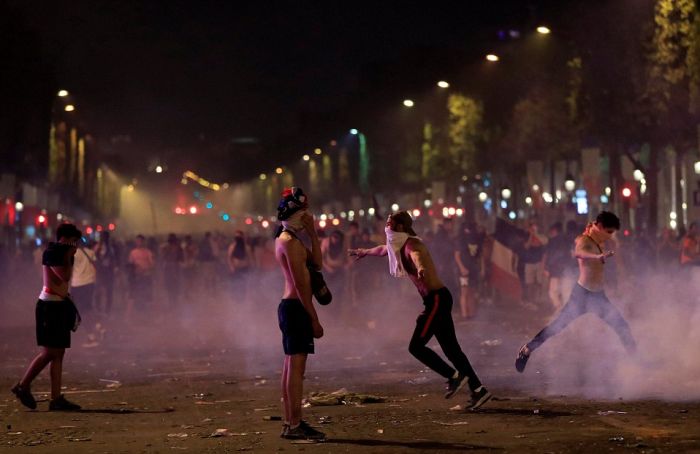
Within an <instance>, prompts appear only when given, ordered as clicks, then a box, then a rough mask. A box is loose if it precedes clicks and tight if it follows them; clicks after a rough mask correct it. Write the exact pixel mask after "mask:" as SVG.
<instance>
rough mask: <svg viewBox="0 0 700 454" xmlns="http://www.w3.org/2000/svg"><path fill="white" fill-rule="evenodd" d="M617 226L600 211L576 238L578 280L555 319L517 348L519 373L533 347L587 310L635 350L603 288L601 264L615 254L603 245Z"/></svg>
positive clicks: (628, 331) (627, 332) (613, 216)
mask: <svg viewBox="0 0 700 454" xmlns="http://www.w3.org/2000/svg"><path fill="white" fill-rule="evenodd" d="M619 229H620V220H619V219H618V218H617V216H615V215H614V214H613V213H610V212H608V211H602V212H601V213H600V214H599V215H598V217H597V218H596V220H595V222H594V223H593V224H589V226H588V227H587V228H586V230H585V231H584V232H583V234H582V235H580V236H579V237H578V238H576V246H575V252H574V255H575V256H576V258H577V259H578V268H579V279H578V282H577V283H576V286H575V287H574V290H573V291H572V292H571V296H570V297H569V301H568V302H567V303H566V305H564V307H563V308H562V310H561V312H559V315H558V316H557V318H556V319H555V320H554V321H553V322H552V323H550V324H549V325H548V326H546V327H545V328H544V329H543V330H542V331H540V332H539V333H537V335H536V336H535V337H534V338H533V339H532V340H531V341H530V342H528V343H527V344H525V345H523V346H522V347H521V348H520V351H519V352H518V357H517V358H516V360H515V368H516V369H517V371H518V372H522V371H523V370H525V365H526V364H527V360H528V359H530V355H531V354H532V352H533V351H534V350H535V349H536V348H538V347H539V346H540V345H542V344H543V343H544V342H545V341H546V340H547V339H549V338H550V337H552V336H554V335H555V334H557V333H559V332H561V331H562V330H563V329H564V328H566V327H567V326H568V325H569V323H571V322H573V321H574V320H575V319H577V318H578V317H580V316H582V315H584V314H586V313H588V312H592V313H594V314H595V315H597V316H598V317H600V318H601V319H603V321H604V322H605V323H607V324H608V325H610V327H611V328H612V329H614V330H615V332H616V333H617V335H618V336H619V337H620V340H621V341H622V343H623V345H624V346H625V348H626V349H627V351H628V352H629V353H633V352H634V351H635V349H636V343H635V341H634V338H633V337H632V332H631V331H630V327H629V325H628V324H627V322H626V321H625V319H624V318H623V317H622V314H620V311H618V310H617V309H616V308H615V306H613V305H612V303H610V300H608V297H607V296H606V295H605V291H604V290H603V284H604V280H605V277H604V274H603V267H604V265H605V261H606V259H608V258H610V257H612V256H613V254H614V252H613V251H603V245H604V243H605V242H606V241H607V240H609V239H610V238H612V235H613V234H614V233H615V231H617V230H619Z"/></svg>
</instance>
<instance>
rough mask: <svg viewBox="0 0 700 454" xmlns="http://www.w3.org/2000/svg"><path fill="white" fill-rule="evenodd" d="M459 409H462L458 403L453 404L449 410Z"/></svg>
mask: <svg viewBox="0 0 700 454" xmlns="http://www.w3.org/2000/svg"><path fill="white" fill-rule="evenodd" d="M460 410H462V406H461V405H459V404H458V405H455V406H454V407H450V411H460Z"/></svg>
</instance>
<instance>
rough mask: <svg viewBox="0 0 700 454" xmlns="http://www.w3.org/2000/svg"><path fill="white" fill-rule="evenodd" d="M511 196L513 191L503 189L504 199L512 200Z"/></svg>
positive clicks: (502, 195)
mask: <svg viewBox="0 0 700 454" xmlns="http://www.w3.org/2000/svg"><path fill="white" fill-rule="evenodd" d="M511 194H512V193H511V190H510V189H508V188H503V189H502V190H501V197H503V198H504V199H505V200H508V199H510V196H511Z"/></svg>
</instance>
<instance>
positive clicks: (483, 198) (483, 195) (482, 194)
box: [479, 191, 489, 203]
mask: <svg viewBox="0 0 700 454" xmlns="http://www.w3.org/2000/svg"><path fill="white" fill-rule="evenodd" d="M488 198H489V195H488V194H487V193H485V192H483V191H482V192H480V193H479V202H481V203H484V202H486V199H488Z"/></svg>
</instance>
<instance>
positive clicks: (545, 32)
mask: <svg viewBox="0 0 700 454" xmlns="http://www.w3.org/2000/svg"><path fill="white" fill-rule="evenodd" d="M537 33H539V34H540V35H549V34H550V33H552V30H550V29H549V27H545V26H544V25H540V26H539V27H537Z"/></svg>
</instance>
